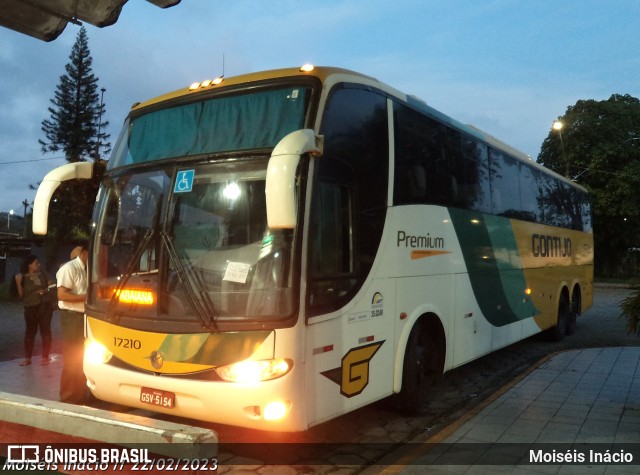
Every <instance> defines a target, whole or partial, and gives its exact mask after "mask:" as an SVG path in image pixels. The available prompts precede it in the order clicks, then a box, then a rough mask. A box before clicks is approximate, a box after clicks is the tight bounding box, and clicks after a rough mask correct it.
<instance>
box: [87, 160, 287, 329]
mask: <svg viewBox="0 0 640 475" xmlns="http://www.w3.org/2000/svg"><path fill="white" fill-rule="evenodd" d="M266 164H267V162H266V160H263V159H247V160H238V161H234V162H231V163H230V162H223V163H205V164H200V165H190V166H188V167H184V166H183V167H177V166H171V167H170V169H167V168H163V169H162V170H158V171H147V172H144V173H139V172H138V173H135V174H119V175H118V176H117V177H113V178H109V179H106V180H105V181H104V182H103V187H102V189H101V192H100V195H99V198H98V207H97V214H96V216H100V221H99V222H97V223H96V227H97V229H96V233H95V237H94V239H95V242H94V247H93V250H94V254H93V265H92V296H91V297H92V298H91V300H90V303H91V304H92V305H94V307H95V310H97V311H100V310H101V311H103V312H106V313H107V316H108V317H113V318H118V315H127V316H128V317H131V318H150V319H159V318H160V319H162V320H163V321H165V322H168V321H179V322H185V323H186V322H191V323H194V322H195V323H197V324H199V325H201V326H204V327H206V328H215V327H216V326H217V324H218V323H220V322H227V323H229V322H233V321H264V320H281V319H283V318H285V317H287V316H289V315H290V314H291V313H292V311H293V301H292V288H291V287H292V279H291V272H290V266H291V255H292V241H293V240H292V238H291V234H292V232H291V231H290V230H270V229H269V228H268V226H267V221H266V205H265V176H266ZM186 168H188V169H187V170H186V171H187V172H189V174H190V175H191V177H192V178H190V180H192V181H190V184H189V187H188V189H187V188H184V189H183V188H182V184H181V182H180V180H181V178H180V177H181V176H184V173H181V172H184V171H185V169H186Z"/></svg>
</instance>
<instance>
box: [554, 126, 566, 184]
mask: <svg viewBox="0 0 640 475" xmlns="http://www.w3.org/2000/svg"><path fill="white" fill-rule="evenodd" d="M563 126H564V124H563V123H562V122H560V121H559V120H556V121H555V122H554V123H553V130H555V131H557V132H558V135H559V136H560V149H561V150H562V161H563V162H564V176H566V177H567V178H570V176H569V161H568V160H567V157H566V155H565V153H564V141H563V140H562V127H563Z"/></svg>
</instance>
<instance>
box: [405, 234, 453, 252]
mask: <svg viewBox="0 0 640 475" xmlns="http://www.w3.org/2000/svg"><path fill="white" fill-rule="evenodd" d="M396 246H398V247H406V248H412V249H415V248H420V249H442V248H444V238H441V237H434V236H431V235H430V234H429V233H427V235H426V236H413V235H411V234H407V233H405V232H404V231H398V237H397V240H396Z"/></svg>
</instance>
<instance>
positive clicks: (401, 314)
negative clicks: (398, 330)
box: [400, 312, 409, 320]
mask: <svg viewBox="0 0 640 475" xmlns="http://www.w3.org/2000/svg"><path fill="white" fill-rule="evenodd" d="M408 316H409V315H407V312H400V320H406V319H407V317H408Z"/></svg>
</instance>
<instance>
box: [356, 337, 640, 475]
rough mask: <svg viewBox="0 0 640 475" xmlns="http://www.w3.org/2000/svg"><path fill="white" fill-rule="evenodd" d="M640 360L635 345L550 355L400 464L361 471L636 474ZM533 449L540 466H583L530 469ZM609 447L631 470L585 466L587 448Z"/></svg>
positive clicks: (639, 467) (639, 462)
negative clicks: (566, 458) (565, 457)
mask: <svg viewBox="0 0 640 475" xmlns="http://www.w3.org/2000/svg"><path fill="white" fill-rule="evenodd" d="M639 360H640V347H619V348H591V349H583V350H572V351H566V352H562V353H558V354H556V355H553V356H551V357H550V358H547V359H545V360H544V361H543V362H542V363H541V364H539V365H537V366H536V367H534V368H532V369H531V370H530V371H528V372H527V373H526V374H525V375H524V376H523V377H521V378H519V379H517V380H516V381H514V382H513V383H511V384H510V385H507V386H506V387H504V388H503V389H502V390H500V391H498V392H497V393H496V394H495V395H494V396H493V397H492V398H489V400H487V401H485V402H484V403H483V404H481V405H480V407H478V408H476V409H475V410H474V411H472V412H470V413H468V414H465V416H463V417H462V418H460V419H459V420H458V421H456V422H454V423H453V424H451V425H450V426H448V427H447V428H445V429H444V430H442V431H441V432H439V433H438V434H436V435H435V436H433V437H431V438H429V439H426V440H424V441H422V442H423V443H419V444H412V446H411V451H410V452H409V453H407V454H405V455H404V456H403V457H402V458H401V459H399V460H396V461H390V460H387V461H385V462H386V463H388V464H389V465H387V466H386V468H384V469H382V470H376V471H375V472H373V471H370V470H367V471H365V473H384V474H391V473H401V474H405V475H409V474H422V473H425V470H427V467H425V465H429V467H428V470H427V472H428V473H488V472H501V473H526V474H531V473H545V474H549V473H586V472H587V471H588V473H607V474H610V473H638V472H639V471H640V365H639V364H638V362H639ZM532 444H533V445H532ZM612 444H615V445H612ZM532 449H533V450H534V451H535V453H536V454H537V457H538V460H540V459H541V458H546V459H547V460H552V461H557V460H558V459H557V455H558V454H559V453H563V454H567V453H569V455H573V456H575V458H577V459H578V462H580V460H579V459H580V455H581V454H584V455H585V456H584V458H585V464H576V463H574V462H573V461H570V462H569V463H564V465H561V464H557V465H551V464H544V463H535V462H536V460H534V463H531V450H532ZM608 449H609V452H608V453H616V454H620V453H621V451H624V453H625V457H626V458H627V460H628V459H629V457H633V462H632V464H629V463H623V464H616V465H608V466H607V465H605V464H595V463H589V462H590V460H589V450H594V451H596V452H601V453H604V454H607V450H608ZM538 450H540V451H541V452H538ZM554 457H555V458H554ZM605 460H606V459H605ZM378 468H379V467H378Z"/></svg>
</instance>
